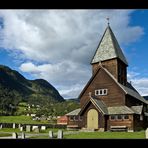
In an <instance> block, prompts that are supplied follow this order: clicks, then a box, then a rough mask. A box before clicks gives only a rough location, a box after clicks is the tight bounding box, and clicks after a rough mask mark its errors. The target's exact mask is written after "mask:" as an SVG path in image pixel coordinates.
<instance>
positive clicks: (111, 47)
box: [91, 25, 128, 65]
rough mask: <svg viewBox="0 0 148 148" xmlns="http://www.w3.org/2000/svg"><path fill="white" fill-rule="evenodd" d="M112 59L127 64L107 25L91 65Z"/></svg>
mask: <svg viewBox="0 0 148 148" xmlns="http://www.w3.org/2000/svg"><path fill="white" fill-rule="evenodd" d="M113 58H119V59H120V60H121V61H123V62H124V63H125V64H126V65H128V62H127V60H126V58H125V56H124V54H123V52H122V50H121V48H120V46H119V44H118V41H117V40H116V37H115V35H114V33H113V32H112V30H111V28H110V26H109V25H108V26H107V28H106V30H105V32H104V34H103V36H102V38H101V41H100V43H99V45H98V47H97V50H96V52H95V54H94V57H93V59H92V61H91V64H93V63H97V62H100V61H105V60H109V59H113Z"/></svg>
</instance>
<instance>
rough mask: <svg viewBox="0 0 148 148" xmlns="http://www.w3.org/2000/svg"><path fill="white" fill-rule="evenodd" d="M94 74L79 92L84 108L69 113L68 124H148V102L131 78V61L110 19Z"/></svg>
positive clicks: (130, 127)
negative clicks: (116, 35) (129, 78)
mask: <svg viewBox="0 0 148 148" xmlns="http://www.w3.org/2000/svg"><path fill="white" fill-rule="evenodd" d="M91 66H92V76H91V78H90V80H89V81H88V83H87V84H86V85H85V87H84V88H83V90H82V92H81V93H80V95H79V99H80V108H78V109H76V110H74V111H72V112H70V113H68V114H66V116H67V117H68V120H67V128H78V129H84V130H85V129H86V130H93V131H112V130H126V131H129V132H133V131H137V130H141V129H145V128H146V127H147V126H148V103H147V101H146V100H145V99H144V98H143V97H142V96H141V95H140V94H139V93H138V91H137V90H136V89H135V88H134V87H133V86H132V84H131V83H129V82H128V81H127V67H128V62H127V59H126V57H125V56H124V54H123V52H122V49H121V48H120V46H119V44H118V41H117V39H116V37H115V35H114V33H113V31H112V29H111V27H110V25H109V23H108V25H107V27H106V29H105V32H104V34H103V36H102V38H101V40H100V42H99V44H98V47H97V49H96V51H95V53H94V56H93V57H92V60H91Z"/></svg>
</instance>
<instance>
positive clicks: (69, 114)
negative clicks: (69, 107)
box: [66, 108, 81, 116]
mask: <svg viewBox="0 0 148 148" xmlns="http://www.w3.org/2000/svg"><path fill="white" fill-rule="evenodd" d="M80 110H81V109H80V108H78V109H75V110H73V111H71V112H69V113H67V114H66V116H74V115H78V114H79V112H80Z"/></svg>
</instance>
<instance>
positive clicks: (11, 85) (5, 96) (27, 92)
mask: <svg viewBox="0 0 148 148" xmlns="http://www.w3.org/2000/svg"><path fill="white" fill-rule="evenodd" d="M21 101H25V102H28V103H32V104H41V105H42V104H43V105H44V104H46V103H49V102H62V101H65V100H64V98H63V97H62V96H61V95H60V94H59V92H58V91H57V90H56V89H55V88H54V87H53V86H52V85H51V84H50V83H48V82H47V81H46V80H43V79H36V80H28V79H26V78H25V77H23V76H22V75H21V74H20V73H19V72H17V71H15V70H12V69H10V68H9V67H7V66H4V65H0V110H4V109H7V108H9V106H10V104H11V106H16V105H17V104H18V103H19V102H21Z"/></svg>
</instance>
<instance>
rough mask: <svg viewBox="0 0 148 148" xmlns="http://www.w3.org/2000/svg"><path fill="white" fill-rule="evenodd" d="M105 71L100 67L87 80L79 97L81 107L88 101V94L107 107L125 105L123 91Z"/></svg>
mask: <svg viewBox="0 0 148 148" xmlns="http://www.w3.org/2000/svg"><path fill="white" fill-rule="evenodd" d="M106 71H107V70H104V68H103V67H101V66H100V68H99V69H98V70H97V72H96V73H95V74H94V75H93V76H92V78H91V79H90V80H89V82H88V83H87V85H86V86H85V88H84V89H83V91H82V93H81V94H80V96H79V98H80V103H81V107H82V106H83V105H84V104H85V103H86V101H88V100H89V99H90V98H89V93H90V92H91V95H92V96H95V97H96V98H98V99H101V100H102V101H103V102H104V103H105V104H106V105H107V106H118V105H123V104H124V103H125V102H124V101H125V93H124V91H123V90H122V89H121V88H120V86H119V85H117V83H116V82H115V80H113V78H112V77H111V76H110V75H109V74H108V73H107V72H106Z"/></svg>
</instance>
